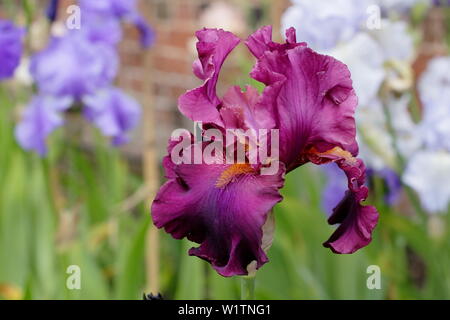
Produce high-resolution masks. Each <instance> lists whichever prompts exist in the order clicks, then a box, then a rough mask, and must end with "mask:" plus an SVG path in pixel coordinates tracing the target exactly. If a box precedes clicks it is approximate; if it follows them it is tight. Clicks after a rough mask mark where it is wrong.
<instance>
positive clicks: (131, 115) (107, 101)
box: [83, 87, 141, 145]
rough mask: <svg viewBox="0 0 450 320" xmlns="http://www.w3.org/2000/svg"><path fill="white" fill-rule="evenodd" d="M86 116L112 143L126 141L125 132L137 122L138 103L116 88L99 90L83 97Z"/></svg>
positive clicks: (139, 110)
mask: <svg viewBox="0 0 450 320" xmlns="http://www.w3.org/2000/svg"><path fill="white" fill-rule="evenodd" d="M83 102H84V105H85V109H84V114H85V116H86V118H87V119H88V120H89V121H91V122H92V123H94V124H95V125H96V126H97V127H98V128H99V129H100V130H101V132H102V133H103V135H105V136H107V137H111V138H112V141H113V144H114V145H120V144H123V143H126V142H127V141H128V137H127V132H128V131H129V130H131V129H133V128H134V127H135V126H136V125H137V124H138V122H139V119H140V116H141V108H140V106H139V103H138V102H137V101H136V100H135V99H134V98H132V97H131V96H128V95H127V94H125V93H124V92H122V91H121V90H119V89H118V88H113V87H110V88H107V89H105V90H100V91H98V92H96V93H95V94H94V95H91V96H87V97H85V98H84V99H83Z"/></svg>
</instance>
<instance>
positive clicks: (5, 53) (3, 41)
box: [0, 19, 24, 80]
mask: <svg viewBox="0 0 450 320" xmlns="http://www.w3.org/2000/svg"><path fill="white" fill-rule="evenodd" d="M23 35H24V30H23V29H22V28H19V27H16V26H15V25H14V24H13V23H12V22H11V21H8V20H1V19H0V80H3V79H6V78H10V77H11V76H12V75H13V74H14V71H15V69H16V68H17V66H18V65H19V62H20V58H21V56H22V50H23V48H22V37H23Z"/></svg>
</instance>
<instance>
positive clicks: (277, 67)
mask: <svg viewBox="0 0 450 320" xmlns="http://www.w3.org/2000/svg"><path fill="white" fill-rule="evenodd" d="M269 31H270V28H267V27H265V28H262V29H260V30H259V31H257V32H256V33H255V34H254V35H252V36H250V38H249V39H248V40H247V42H246V44H247V46H248V47H249V49H250V51H252V53H253V54H254V55H255V57H256V58H257V59H258V61H257V64H256V66H255V67H254V69H253V71H252V73H251V76H252V77H253V78H254V79H256V80H258V81H260V82H262V83H264V84H265V85H267V88H266V91H267V90H271V89H272V90H273V88H274V87H278V88H279V93H278V96H277V100H276V112H277V116H276V118H277V121H278V123H277V127H278V128H279V129H280V146H281V148H280V159H281V161H283V162H284V163H285V164H286V166H287V169H288V171H290V170H293V169H295V168H296V167H297V166H299V165H301V164H302V163H304V159H302V154H303V153H304V152H305V150H307V149H308V148H309V147H311V146H315V147H316V148H317V149H319V150H328V149H330V148H332V147H334V146H340V147H341V148H343V149H345V150H349V151H350V152H351V153H352V154H357V150H358V148H357V144H356V140H355V134H356V127H355V120H354V117H353V115H354V111H355V108H356V105H357V97H356V95H355V92H354V90H353V87H352V81H351V79H350V72H349V71H348V68H347V67H346V66H345V65H344V64H343V63H341V62H339V61H337V60H336V59H334V58H332V57H330V56H326V55H321V54H318V53H316V52H314V51H313V50H311V49H309V48H307V47H306V45H305V44H301V43H292V42H293V41H295V36H294V34H293V30H292V29H289V30H288V31H287V38H288V42H287V43H286V44H283V45H282V44H275V43H274V42H272V40H270V37H269V35H268V32H269ZM266 91H265V92H266Z"/></svg>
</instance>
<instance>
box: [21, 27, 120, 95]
mask: <svg viewBox="0 0 450 320" xmlns="http://www.w3.org/2000/svg"><path fill="white" fill-rule="evenodd" d="M117 67H118V58H117V53H116V52H115V50H114V48H113V47H111V46H110V45H108V44H104V43H102V42H95V43H94V42H92V41H90V40H89V39H87V38H86V37H85V36H84V34H83V33H80V32H77V31H73V32H69V33H67V34H66V35H65V36H63V37H61V38H53V39H51V41H50V44H49V45H48V47H47V48H46V49H44V50H43V51H41V52H39V53H38V54H36V55H35V56H33V57H32V60H31V66H30V71H31V74H32V76H33V78H34V80H35V81H36V83H37V86H38V88H39V92H41V93H43V94H50V95H54V96H71V97H74V98H75V99H81V97H82V96H83V95H86V94H92V93H94V92H95V91H96V90H98V89H100V88H103V87H106V86H107V85H109V83H110V82H111V81H112V80H113V79H114V77H115V76H116V73H117Z"/></svg>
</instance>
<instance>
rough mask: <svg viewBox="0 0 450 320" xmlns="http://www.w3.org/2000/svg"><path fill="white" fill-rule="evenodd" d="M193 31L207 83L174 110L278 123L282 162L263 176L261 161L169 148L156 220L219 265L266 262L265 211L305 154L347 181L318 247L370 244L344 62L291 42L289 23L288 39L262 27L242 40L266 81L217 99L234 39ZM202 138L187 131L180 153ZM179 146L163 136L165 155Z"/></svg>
mask: <svg viewBox="0 0 450 320" xmlns="http://www.w3.org/2000/svg"><path fill="white" fill-rule="evenodd" d="M197 38H198V43H197V50H198V55H199V60H197V61H196V62H195V63H194V73H195V75H196V76H197V77H198V78H200V79H201V80H203V81H204V83H203V84H202V85H201V86H200V87H198V88H195V89H193V90H190V91H188V92H186V93H185V94H184V95H182V96H181V97H180V99H179V108H180V111H181V112H182V113H183V114H184V115H185V116H187V117H188V118H190V119H191V120H194V121H202V122H203V124H204V125H205V126H210V127H214V128H217V129H218V130H225V129H230V128H239V129H244V130H247V129H255V130H258V129H277V130H279V131H278V132H279V144H280V150H279V158H278V159H272V161H274V162H275V161H279V165H278V168H279V169H278V172H276V173H275V174H272V175H263V174H261V170H262V168H263V167H264V166H266V165H267V163H257V164H256V165H250V164H242V163H240V164H239V163H238V164H205V163H203V164H183V163H180V164H177V163H175V162H173V161H172V158H171V157H170V156H167V157H166V158H165V159H164V161H163V165H164V168H165V173H166V177H167V178H168V181H167V182H166V183H165V184H164V185H163V186H162V187H161V189H160V190H159V192H158V194H157V196H156V198H155V200H154V202H153V204H152V217H153V221H154V223H155V225H156V226H157V227H158V228H164V229H165V230H166V231H167V232H168V233H170V234H171V235H172V236H173V237H174V238H176V239H182V238H184V237H187V238H188V239H189V240H191V241H193V242H196V243H198V244H200V246H199V247H197V248H192V249H190V250H189V254H190V255H195V256H198V257H200V258H202V259H204V260H206V261H208V262H210V263H211V264H212V266H213V267H214V269H215V270H216V271H217V272H218V273H219V274H221V275H223V276H233V275H247V274H248V273H249V271H253V270H254V268H256V269H258V268H260V267H261V266H262V265H264V264H265V263H266V262H267V261H268V257H267V255H266V252H265V250H266V249H267V247H268V246H269V244H270V236H271V231H273V228H272V227H273V226H272V224H271V215H270V212H271V210H272V208H273V207H274V206H275V204H276V203H278V202H280V201H281V200H282V196H281V195H280V189H281V188H282V187H283V184H284V176H285V174H286V173H289V172H290V171H292V170H294V169H295V168H297V167H299V166H301V165H303V164H306V163H308V162H312V163H314V164H324V163H330V162H334V163H336V164H337V165H338V167H339V168H340V169H341V170H342V171H343V172H344V173H345V174H346V177H347V179H348V190H347V191H346V193H345V196H344V198H343V199H342V200H341V202H340V203H339V204H338V205H337V206H336V207H335V208H334V211H333V213H332V215H331V216H330V218H329V220H328V222H329V223H330V224H340V225H339V227H338V228H337V229H336V230H335V232H334V233H333V234H332V235H331V237H330V238H329V239H328V240H326V241H325V242H324V246H325V247H328V248H330V249H331V250H332V251H333V252H335V253H353V252H355V251H356V250H358V249H360V248H362V247H364V246H366V245H367V244H368V243H369V242H370V241H371V239H372V231H373V229H374V228H375V225H376V224H377V221H378V212H377V210H376V209H375V208H374V207H372V206H364V205H362V204H361V202H362V201H363V200H365V199H366V198H367V194H368V189H367V187H366V186H364V180H365V166H364V164H363V162H362V161H361V160H360V159H358V158H356V156H357V154H358V145H357V143H356V140H355V134H356V128H355V120H354V117H353V115H354V112H355V108H356V105H357V97H356V95H355V92H354V90H353V87H352V80H351V79H350V72H349V71H348V69H347V67H346V66H345V65H344V64H343V63H341V62H339V61H337V60H336V59H334V58H332V57H330V56H326V55H321V54H318V53H316V52H314V51H313V50H311V49H310V48H308V47H307V45H306V44H305V43H297V41H296V37H295V30H294V29H293V28H290V29H288V30H287V32H286V38H287V41H286V43H284V44H278V43H275V42H273V41H272V29H271V27H269V26H267V27H263V28H261V29H260V30H258V31H257V32H255V33H254V34H253V35H251V36H250V37H249V38H248V39H247V41H246V42H245V44H246V45H247V47H248V49H249V50H250V52H251V53H252V54H253V55H254V56H255V58H256V59H257V63H256V65H255V66H254V68H253V70H252V72H251V76H252V78H253V79H255V80H257V81H260V82H262V83H263V84H264V85H265V89H264V91H263V92H262V94H259V93H258V91H257V90H256V89H253V88H251V87H247V89H246V91H245V92H243V91H241V89H240V88H239V87H232V88H231V89H230V90H228V91H227V93H226V94H225V95H224V96H223V97H222V98H220V97H219V96H218V95H217V93H216V85H217V81H218V77H219V73H220V69H221V66H222V64H223V63H224V61H225V59H226V57H227V56H228V54H229V53H230V52H231V51H232V50H233V49H234V48H235V47H236V46H237V45H238V44H239V42H240V39H239V38H237V37H236V36H234V35H233V34H232V33H230V32H226V31H223V30H216V29H203V30H200V31H198V32H197ZM201 143H202V144H203V147H205V145H206V147H207V146H208V142H196V141H195V140H192V143H191V145H190V146H188V147H186V148H184V149H183V150H182V153H189V152H191V151H192V149H195V148H196V147H197V146H198V144H201ZM175 145H176V143H175V142H174V141H171V142H170V143H169V148H168V149H169V154H170V153H172V151H173V149H174V147H175Z"/></svg>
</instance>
